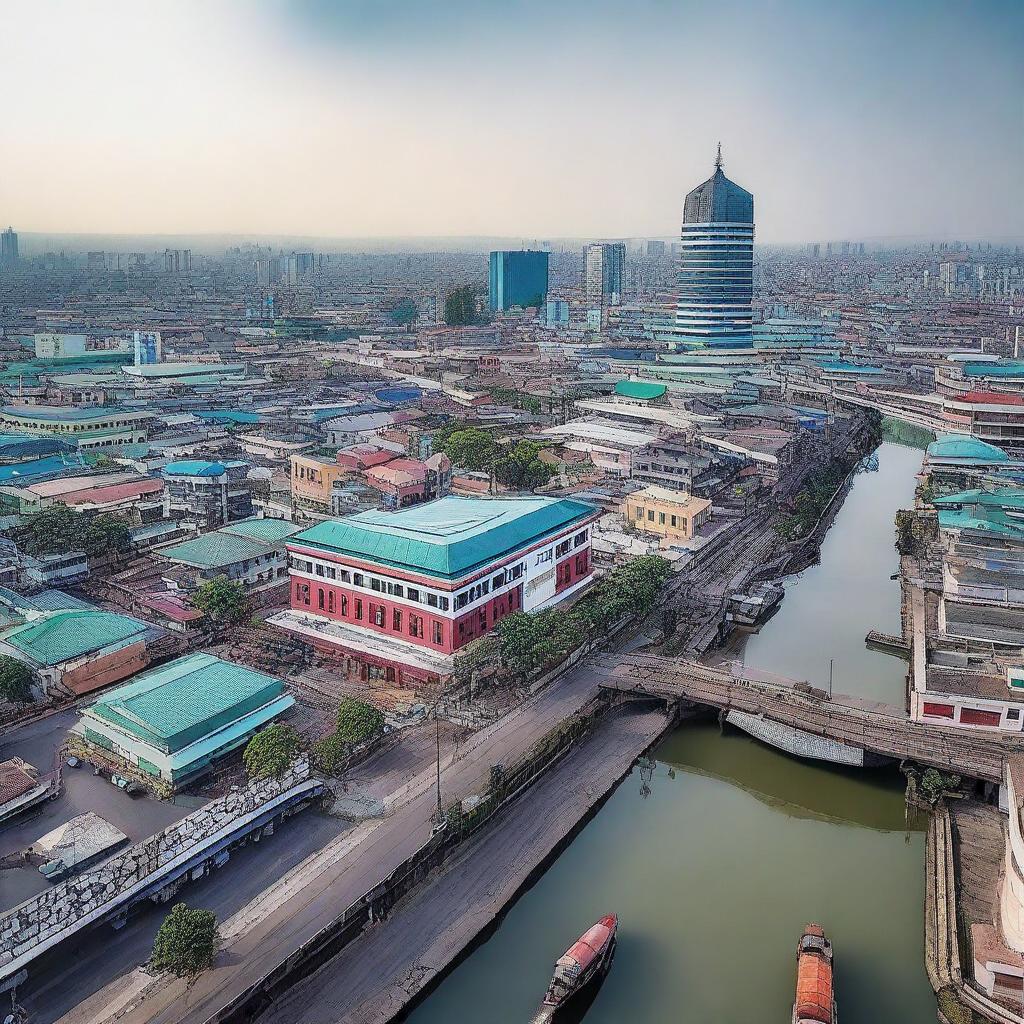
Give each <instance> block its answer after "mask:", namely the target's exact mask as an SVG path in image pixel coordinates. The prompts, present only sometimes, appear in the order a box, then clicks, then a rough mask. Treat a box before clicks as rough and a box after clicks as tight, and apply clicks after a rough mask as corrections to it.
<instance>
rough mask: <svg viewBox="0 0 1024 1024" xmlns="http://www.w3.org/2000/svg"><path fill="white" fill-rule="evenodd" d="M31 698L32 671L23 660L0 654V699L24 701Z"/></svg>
mask: <svg viewBox="0 0 1024 1024" xmlns="http://www.w3.org/2000/svg"><path fill="white" fill-rule="evenodd" d="M31 699H32V671H31V670H30V669H29V667H28V665H26V664H25V663H24V662H23V661H18V659H17V658H12V657H11V656H10V655H8V654H0V700H9V701H16V702H18V703H24V702H25V701H28V700H31Z"/></svg>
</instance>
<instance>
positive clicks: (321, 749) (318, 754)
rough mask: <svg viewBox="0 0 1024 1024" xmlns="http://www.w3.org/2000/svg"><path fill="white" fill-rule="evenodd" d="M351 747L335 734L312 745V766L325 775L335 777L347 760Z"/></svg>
mask: <svg viewBox="0 0 1024 1024" xmlns="http://www.w3.org/2000/svg"><path fill="white" fill-rule="evenodd" d="M350 749H351V747H350V746H349V744H348V743H346V742H345V741H344V740H343V739H342V738H341V737H340V736H339V735H338V734H337V733H332V734H331V735H330V736H325V737H324V738H323V739H322V740H317V742H316V743H314V744H313V766H314V767H315V768H316V769H317V771H321V772H324V773H325V774H326V775H337V774H338V773H339V772H340V771H341V770H342V769H343V768H344V767H345V762H346V760H347V759H348V754H349V750H350Z"/></svg>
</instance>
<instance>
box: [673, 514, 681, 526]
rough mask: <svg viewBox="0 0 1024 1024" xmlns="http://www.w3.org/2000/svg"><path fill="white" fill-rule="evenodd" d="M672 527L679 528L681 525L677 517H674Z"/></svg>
mask: <svg viewBox="0 0 1024 1024" xmlns="http://www.w3.org/2000/svg"><path fill="white" fill-rule="evenodd" d="M672 525H673V526H678V525H679V521H678V520H677V519H676V517H675V516H673V517H672Z"/></svg>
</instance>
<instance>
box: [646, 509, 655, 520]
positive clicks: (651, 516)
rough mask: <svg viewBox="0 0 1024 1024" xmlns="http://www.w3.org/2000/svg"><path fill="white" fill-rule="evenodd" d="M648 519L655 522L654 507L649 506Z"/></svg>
mask: <svg viewBox="0 0 1024 1024" xmlns="http://www.w3.org/2000/svg"><path fill="white" fill-rule="evenodd" d="M647 521H648V522H649V523H653V522H654V509H653V508H649V509H648V510H647Z"/></svg>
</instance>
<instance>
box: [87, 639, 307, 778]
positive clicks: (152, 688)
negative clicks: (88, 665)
mask: <svg viewBox="0 0 1024 1024" xmlns="http://www.w3.org/2000/svg"><path fill="white" fill-rule="evenodd" d="M294 703H295V698H294V697H292V696H291V695H290V694H288V693H286V692H285V687H284V683H283V682H281V680H280V679H275V678H274V677H273V676H268V675H264V674H263V673H262V672H254V671H253V670H252V669H248V668H244V667H243V666H241V665H236V664H234V663H233V662H230V661H222V660H221V659H220V658H215V657H214V656H213V655H212V654H190V655H188V656H187V657H184V658H178V659H176V660H175V661H172V662H169V663H168V664H166V665H161V666H160V667H159V668H156V669H153V670H151V671H149V672H146V673H145V674H144V675H142V676H140V677H139V678H138V679H136V680H135V681H134V682H131V683H128V684H127V685H126V686H121V687H119V688H118V689H116V690H114V691H112V692H111V693H109V694H107V695H106V696H104V697H103V698H102V699H101V700H99V701H97V702H96V703H95V704H93V705H92V706H91V707H89V708H87V709H86V710H85V711H84V712H83V714H82V717H81V719H80V720H79V722H78V724H77V725H76V726H75V728H74V732H75V733H77V735H78V736H80V737H81V739H82V741H83V742H84V743H85V744H86V746H87V747H89V748H90V749H91V750H92V751H94V752H95V754H96V756H98V757H100V758H102V759H104V760H108V761H110V762H111V763H113V764H115V765H118V766H120V767H122V769H123V770H127V771H129V772H132V773H133V774H138V775H142V776H149V777H151V778H154V779H158V780H159V781H160V782H162V783H164V784H165V785H168V786H170V787H172V788H174V789H177V788H179V787H180V786H182V785H184V784H186V783H188V782H190V781H192V780H193V779H195V778H196V777H197V776H199V775H201V774H202V773H203V772H205V771H207V770H208V769H209V768H210V765H211V764H212V763H213V762H215V761H216V760H218V759H219V758H222V757H224V755H226V754H228V753H230V752H231V751H232V750H236V749H238V748H239V747H241V746H244V745H245V744H246V743H247V742H248V741H249V739H250V737H251V736H252V735H253V733H255V732H256V731H257V730H259V729H261V728H263V727H264V726H265V725H268V724H270V723H271V722H272V721H273V720H274V719H275V718H277V717H278V716H279V715H281V714H282V713H284V712H285V711H287V710H288V709H289V708H290V707H292V705H294Z"/></svg>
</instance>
